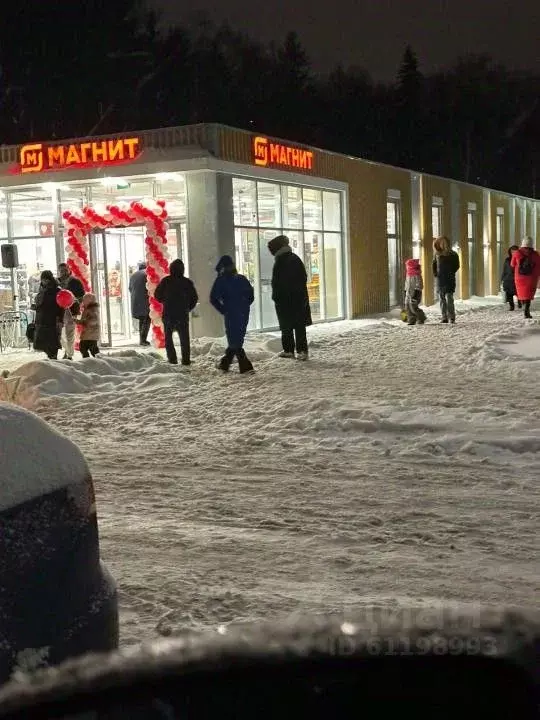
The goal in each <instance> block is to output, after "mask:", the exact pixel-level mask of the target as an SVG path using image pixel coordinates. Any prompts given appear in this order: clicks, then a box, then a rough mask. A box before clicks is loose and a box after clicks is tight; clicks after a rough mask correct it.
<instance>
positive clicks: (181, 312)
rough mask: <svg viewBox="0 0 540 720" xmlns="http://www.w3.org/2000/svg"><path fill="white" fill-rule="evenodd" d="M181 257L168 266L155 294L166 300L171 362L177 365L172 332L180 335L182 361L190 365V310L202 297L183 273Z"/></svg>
mask: <svg viewBox="0 0 540 720" xmlns="http://www.w3.org/2000/svg"><path fill="white" fill-rule="evenodd" d="M184 272H185V268H184V263H183V262H182V260H173V261H172V263H171V264H170V266H169V273H170V274H169V275H167V277H164V278H163V280H161V282H160V283H159V285H158V286H157V288H156V290H155V293H154V297H155V298H156V300H157V301H158V302H160V303H162V304H163V326H164V329H165V349H166V351H167V359H168V361H169V362H170V363H171V365H178V358H177V356H176V350H175V348H174V341H173V333H174V332H175V331H176V332H177V333H178V335H179V336H180V350H181V354H182V365H191V352H190V338H189V313H190V312H191V311H192V310H193V309H194V308H195V305H197V302H198V301H199V298H198V296H197V291H196V290H195V285H194V284H193V283H192V281H191V280H190V279H189V278H187V277H185V276H184Z"/></svg>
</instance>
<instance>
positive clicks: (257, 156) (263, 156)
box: [253, 137, 268, 167]
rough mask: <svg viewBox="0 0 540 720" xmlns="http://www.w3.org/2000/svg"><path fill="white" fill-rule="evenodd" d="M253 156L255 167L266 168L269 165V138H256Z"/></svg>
mask: <svg viewBox="0 0 540 720" xmlns="http://www.w3.org/2000/svg"><path fill="white" fill-rule="evenodd" d="M253 155H254V160H255V165H260V166H261V167H266V166H267V165H268V138H265V137H256V138H255V139H254V141H253Z"/></svg>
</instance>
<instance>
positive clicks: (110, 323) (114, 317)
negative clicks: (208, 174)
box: [90, 221, 189, 347]
mask: <svg viewBox="0 0 540 720" xmlns="http://www.w3.org/2000/svg"><path fill="white" fill-rule="evenodd" d="M145 236H146V228H145V227H144V226H139V225H135V226H132V227H128V228H108V229H107V230H104V231H100V232H95V233H93V235H92V237H91V242H90V255H91V259H90V262H91V275H92V288H93V291H94V293H95V295H96V298H97V301H98V303H99V305H100V310H101V312H100V316H101V344H102V345H103V346H104V347H112V346H113V345H115V344H126V343H129V342H130V341H131V340H133V339H134V338H137V337H138V332H139V331H138V322H137V321H136V320H134V319H133V318H132V317H131V298H130V294H129V279H130V277H131V276H132V275H133V273H134V272H136V270H137V269H138V267H139V264H141V263H144V262H145V257H146V248H145V242H144V238H145ZM167 249H168V254H169V260H174V259H175V258H177V257H180V258H181V259H182V260H183V261H184V263H185V265H186V274H188V273H189V262H188V253H187V227H186V223H185V222H183V221H181V222H178V223H173V224H171V226H170V227H169V230H168V231H167Z"/></svg>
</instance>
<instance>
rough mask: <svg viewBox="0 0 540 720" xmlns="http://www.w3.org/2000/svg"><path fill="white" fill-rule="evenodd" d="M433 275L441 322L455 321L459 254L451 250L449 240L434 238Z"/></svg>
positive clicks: (444, 237)
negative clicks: (455, 294) (435, 282)
mask: <svg viewBox="0 0 540 720" xmlns="http://www.w3.org/2000/svg"><path fill="white" fill-rule="evenodd" d="M433 250H434V252H435V257H434V258H433V277H434V278H435V279H436V281H437V293H438V295H439V305H440V307H441V322H442V323H447V322H448V320H450V322H451V323H452V324H454V323H455V322H456V310H455V307H454V293H455V292H456V273H457V271H458V270H459V255H458V254H457V252H455V251H454V250H452V248H451V246H450V240H449V239H448V238H447V237H446V236H443V237H440V238H437V239H436V240H434V242H433Z"/></svg>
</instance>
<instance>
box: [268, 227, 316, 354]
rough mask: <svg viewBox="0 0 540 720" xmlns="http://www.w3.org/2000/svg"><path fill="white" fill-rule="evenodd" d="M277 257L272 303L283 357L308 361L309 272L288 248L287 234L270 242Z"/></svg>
mask: <svg viewBox="0 0 540 720" xmlns="http://www.w3.org/2000/svg"><path fill="white" fill-rule="evenodd" d="M268 250H269V251H270V253H271V254H272V255H273V256H274V258H275V262H274V268H273V271H272V300H273V301H274V304H275V306H276V315H277V318H278V322H279V327H280V330H281V343H282V346H283V352H281V353H280V357H283V358H294V357H295V351H296V354H297V355H296V356H297V357H298V359H299V360H307V358H308V343H307V335H306V327H308V326H309V325H312V324H313V323H312V319H311V309H310V307H309V295H308V290H307V273H306V268H305V267H304V263H303V262H302V260H301V259H300V258H299V257H298V255H295V254H294V253H293V251H292V249H291V248H290V246H289V238H288V237H287V236H286V235H278V236H277V237H275V238H273V239H272V240H270V242H269V243H268Z"/></svg>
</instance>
